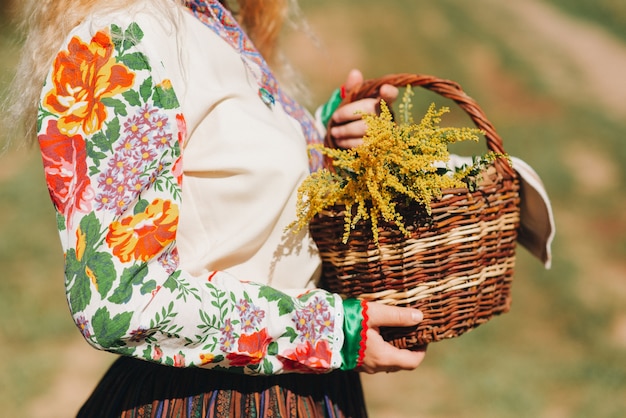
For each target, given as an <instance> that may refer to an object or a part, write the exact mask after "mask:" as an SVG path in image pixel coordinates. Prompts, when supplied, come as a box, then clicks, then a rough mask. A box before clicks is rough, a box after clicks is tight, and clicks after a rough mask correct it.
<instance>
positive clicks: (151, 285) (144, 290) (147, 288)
mask: <svg viewBox="0 0 626 418" xmlns="http://www.w3.org/2000/svg"><path fill="white" fill-rule="evenodd" d="M156 287H157V282H156V280H150V281H148V282H146V283H144V284H143V286H141V294H142V295H146V294H148V293H150V292H152V291H153V290H154V289H156Z"/></svg>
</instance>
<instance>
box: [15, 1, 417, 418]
mask: <svg viewBox="0 0 626 418" xmlns="http://www.w3.org/2000/svg"><path fill="white" fill-rule="evenodd" d="M127 3H131V4H129V5H128V4H127ZM223 3H224V2H218V1H216V0H194V1H186V2H184V3H178V2H176V1H172V0H136V1H133V2H128V1H111V0H107V1H104V0H103V1H87V0H84V1H73V2H70V1H68V0H63V1H62V0H54V1H53V0H47V1H43V2H42V1H38V2H33V4H32V5H31V6H30V8H31V10H32V11H34V12H33V16H34V17H33V18H32V30H31V32H30V34H29V37H28V40H27V44H26V47H25V54H24V56H25V58H24V60H23V62H22V67H21V68H22V70H23V71H22V79H23V80H24V81H23V82H20V80H19V79H18V82H17V84H16V86H18V87H19V88H21V89H22V91H21V93H22V96H23V97H24V95H25V97H26V98H28V97H32V96H33V95H34V93H33V92H34V91H35V90H34V87H31V86H33V85H41V84H40V83H39V80H38V79H39V78H41V81H42V82H44V80H45V82H44V84H43V89H42V90H41V89H39V88H38V89H37V90H39V91H37V93H36V94H37V95H38V96H39V97H40V99H39V102H38V104H37V105H36V106H33V105H32V103H33V101H32V100H25V101H24V102H25V103H27V105H26V107H28V108H27V109H19V108H18V109H17V111H19V112H20V114H26V111H28V110H30V111H31V113H32V111H37V137H38V141H39V145H40V148H41V153H42V158H43V164H44V169H45V176H46V181H47V184H48V188H49V191H50V195H51V198H52V201H53V203H54V206H55V209H56V212H57V219H58V224H59V230H60V236H61V241H62V244H63V249H64V253H65V264H66V268H65V272H66V282H65V283H66V289H67V298H68V303H69V306H70V309H71V312H72V315H73V318H74V320H75V322H76V324H77V326H78V328H79V329H80V331H81V332H82V335H83V336H84V338H85V339H86V340H87V342H89V343H90V344H91V345H93V346H94V347H96V348H98V349H103V350H107V351H110V352H113V353H117V354H120V355H121V357H120V358H119V360H118V361H116V362H115V363H114V364H113V366H112V367H111V369H110V370H109V372H108V373H107V374H106V375H105V377H104V378H103V380H102V381H101V383H100V384H99V386H98V387H97V388H96V390H95V392H94V394H93V395H92V397H91V398H90V399H89V400H88V401H87V403H86V404H85V405H84V406H83V408H82V409H81V411H80V413H79V416H89V417H94V416H159V417H166V416H167V417H169V416H205V415H210V416H223V415H230V416H248V415H253V416H259V415H261V416H264V415H268V416H294V415H305V416H364V415H366V412H365V406H364V402H363V398H362V392H361V387H360V382H359V377H358V373H357V372H358V371H364V372H368V373H375V372H379V371H396V370H410V369H414V368H415V367H417V366H418V365H419V363H420V362H421V360H422V359H423V356H424V353H423V352H410V351H407V350H399V349H396V348H395V347H392V346H391V345H389V344H387V343H386V342H384V341H383V340H382V338H381V337H380V335H379V334H378V332H377V329H378V327H379V326H411V325H415V324H416V323H418V322H419V321H420V320H421V313H420V312H419V311H416V310H412V309H405V308H397V307H388V306H384V305H379V304H375V303H371V304H369V305H367V304H364V303H361V302H358V301H355V300H342V299H341V298H340V297H339V296H338V295H334V294H330V293H328V292H326V291H323V290H320V289H316V288H315V282H316V280H317V279H318V276H319V267H320V260H319V257H318V256H317V254H316V253H315V250H314V245H313V243H312V241H311V239H310V237H309V236H308V235H307V234H306V233H301V234H297V235H296V234H294V233H292V232H285V226H286V225H288V224H289V223H290V222H291V221H293V220H294V219H295V198H296V190H297V187H298V185H299V183H300V182H301V181H302V180H303V178H304V177H305V176H306V175H307V174H308V172H309V169H313V170H314V169H316V168H318V167H319V159H318V158H315V156H313V157H311V158H310V159H309V158H307V151H306V146H307V143H309V144H310V143H315V142H318V141H320V137H321V135H322V133H321V132H320V130H319V126H323V125H324V120H321V121H320V120H318V121H316V120H314V119H313V118H311V117H310V116H309V114H308V113H307V112H306V111H305V110H304V109H303V108H302V107H301V106H300V105H299V104H298V103H296V102H295V101H294V100H293V99H291V97H290V96H289V95H287V94H286V93H285V91H284V90H283V89H282V88H281V86H280V85H279V84H278V83H277V81H276V78H275V77H274V75H273V73H272V72H271V71H270V69H269V66H268V64H267V62H269V63H270V64H274V65H277V64H276V63H277V62H278V61H279V60H278V59H277V56H278V55H277V54H276V52H275V45H276V38H277V35H278V32H279V29H280V26H281V24H282V21H283V20H284V18H285V13H286V12H285V10H286V4H285V1H272V2H267V1H265V2H263V1H261V0H249V1H244V0H240V1H239V2H238V5H237V8H236V9H234V15H235V16H236V18H234V17H233V15H231V13H230V10H231V9H230V7H231V5H230V4H223ZM240 24H241V25H242V26H243V27H244V28H245V29H246V31H247V34H246V32H244V31H243V29H242V27H241V26H240ZM247 35H249V36H250V38H251V39H252V41H253V42H254V43H255V44H256V45H258V47H259V49H257V48H256V47H255V46H254V44H253V42H252V41H250V39H249V38H248V36H247ZM259 51H260V52H259ZM263 57H266V58H267V59H268V61H265V60H264V58H263ZM29 60H30V61H29ZM277 66H278V65H277ZM25 69H28V74H26V73H25V71H24V70H25ZM33 77H35V79H36V80H35V82H34V81H33ZM361 78H362V77H361V75H360V73H359V72H357V71H354V72H351V73H350V75H349V77H348V80H347V82H346V84H345V88H350V87H352V86H354V85H355V84H358V83H359V82H360V81H361ZM396 95H397V91H396V90H395V89H394V88H393V87H391V86H387V87H386V88H385V89H382V91H381V96H382V97H383V98H384V99H386V100H387V101H391V100H393V99H394V98H395V96H396ZM377 100H378V99H367V100H363V101H360V102H356V103H353V104H351V105H349V106H345V107H343V108H341V109H339V110H336V109H335V108H336V100H332V101H331V102H329V103H328V104H327V105H325V106H324V107H322V109H321V110H320V112H319V113H318V116H320V118H321V119H327V118H328V117H332V118H333V119H334V121H335V122H336V123H337V124H338V125H339V126H337V127H335V128H333V131H332V132H331V134H332V135H333V136H334V138H335V142H336V143H337V144H338V145H339V146H342V147H349V146H353V145H355V144H356V143H358V142H359V141H360V138H361V137H362V135H363V133H364V129H365V127H364V125H363V122H362V121H361V120H360V118H359V117H358V116H357V115H355V111H357V110H360V111H364V112H374V111H375V107H376V104H377ZM31 106H32V107H31ZM22 111H24V112H22ZM326 115H328V116H326ZM32 120H34V119H32Z"/></svg>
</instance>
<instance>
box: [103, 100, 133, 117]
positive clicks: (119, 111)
mask: <svg viewBox="0 0 626 418" xmlns="http://www.w3.org/2000/svg"><path fill="white" fill-rule="evenodd" d="M100 101H101V102H102V104H103V105H105V106H106V107H111V108H113V111H114V112H115V114H116V115H120V116H127V115H128V111H127V110H126V104H125V103H124V102H123V101H121V100H120V99H112V98H110V97H103V98H102V99H100Z"/></svg>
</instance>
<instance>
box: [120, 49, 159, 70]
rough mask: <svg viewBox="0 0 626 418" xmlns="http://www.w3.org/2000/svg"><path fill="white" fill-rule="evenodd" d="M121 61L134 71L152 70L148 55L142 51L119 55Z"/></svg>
mask: <svg viewBox="0 0 626 418" xmlns="http://www.w3.org/2000/svg"><path fill="white" fill-rule="evenodd" d="M119 61H121V62H122V63H124V64H125V65H126V66H127V67H128V68H130V69H131V70H134V71H141V70H148V71H151V70H152V68H151V67H150V63H149V61H148V57H146V56H145V54H143V53H142V52H132V53H130V54H125V55H122V56H121V57H119Z"/></svg>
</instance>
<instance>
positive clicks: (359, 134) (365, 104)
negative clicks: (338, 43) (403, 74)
mask: <svg viewBox="0 0 626 418" xmlns="http://www.w3.org/2000/svg"><path fill="white" fill-rule="evenodd" d="M361 83H363V74H361V72H360V71H359V70H352V71H350V73H349V74H348V78H347V80H346V82H345V84H344V85H343V86H344V88H345V89H346V91H350V90H351V89H353V88H356V87H358V86H359V85H360V84H361ZM397 97H398V89H397V88H396V87H395V86H392V85H390V84H385V85H383V86H382V87H381V88H380V95H379V97H376V98H367V99H361V100H357V101H355V102H352V103H349V104H347V105H345V106H341V107H339V108H338V109H337V110H336V111H335V113H333V116H332V117H331V119H332V121H333V124H334V126H333V127H332V128H331V129H330V135H331V136H332V137H333V139H334V141H335V145H336V146H337V147H339V148H352V147H355V146H357V145H359V144H360V143H361V142H362V141H363V135H365V131H366V129H367V126H366V124H365V122H364V121H363V119H362V118H361V116H362V114H373V113H378V112H379V111H380V100H381V99H382V100H384V101H385V102H386V103H388V104H389V105H391V103H393V102H394V100H396V98H397Z"/></svg>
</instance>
